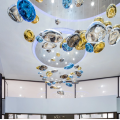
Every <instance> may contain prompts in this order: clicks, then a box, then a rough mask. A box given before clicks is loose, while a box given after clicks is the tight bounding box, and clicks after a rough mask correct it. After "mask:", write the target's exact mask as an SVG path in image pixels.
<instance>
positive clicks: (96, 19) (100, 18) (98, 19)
mask: <svg viewBox="0 0 120 120" xmlns="http://www.w3.org/2000/svg"><path fill="white" fill-rule="evenodd" d="M94 21H99V22H101V23H104V19H103V18H102V17H96V18H95V19H94Z"/></svg>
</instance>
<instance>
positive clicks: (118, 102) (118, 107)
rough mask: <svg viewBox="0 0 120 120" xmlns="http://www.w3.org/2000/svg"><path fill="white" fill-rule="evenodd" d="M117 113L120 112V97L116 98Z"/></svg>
mask: <svg viewBox="0 0 120 120" xmlns="http://www.w3.org/2000/svg"><path fill="white" fill-rule="evenodd" d="M117 113H120V98H117Z"/></svg>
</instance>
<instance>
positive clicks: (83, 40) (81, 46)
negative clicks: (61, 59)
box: [75, 30, 87, 50]
mask: <svg viewBox="0 0 120 120" xmlns="http://www.w3.org/2000/svg"><path fill="white" fill-rule="evenodd" d="M85 33H86V30H84V31H81V32H80V38H81V39H80V41H79V42H78V44H77V45H76V46H75V49H76V50H84V49H85V44H86V43H87V40H86V38H85Z"/></svg>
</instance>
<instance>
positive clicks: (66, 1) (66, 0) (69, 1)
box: [62, 0, 72, 9]
mask: <svg viewBox="0 0 120 120" xmlns="http://www.w3.org/2000/svg"><path fill="white" fill-rule="evenodd" d="M71 4H72V0H62V5H63V7H64V8H65V9H68V8H70V5H71Z"/></svg>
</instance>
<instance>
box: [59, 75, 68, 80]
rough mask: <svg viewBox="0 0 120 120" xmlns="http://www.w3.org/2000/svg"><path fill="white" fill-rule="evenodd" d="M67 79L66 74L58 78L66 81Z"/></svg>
mask: <svg viewBox="0 0 120 120" xmlns="http://www.w3.org/2000/svg"><path fill="white" fill-rule="evenodd" d="M67 77H68V75H67V74H64V75H61V76H60V78H62V79H66V78H67Z"/></svg>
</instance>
